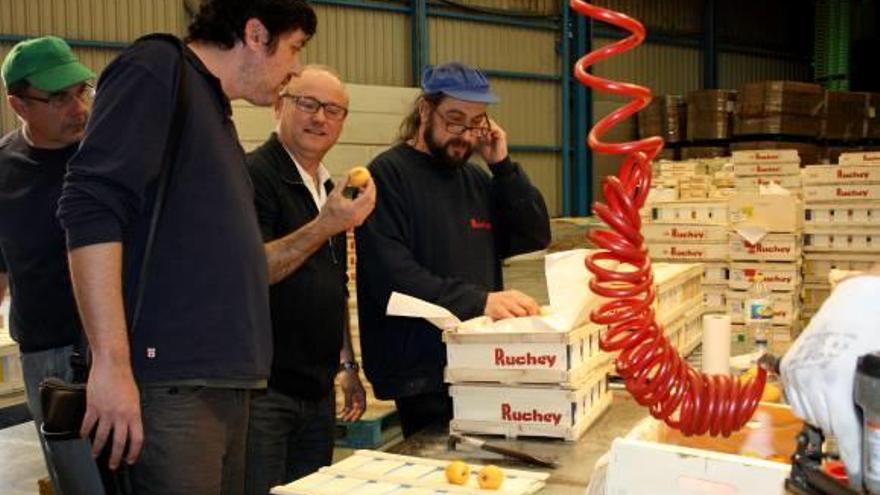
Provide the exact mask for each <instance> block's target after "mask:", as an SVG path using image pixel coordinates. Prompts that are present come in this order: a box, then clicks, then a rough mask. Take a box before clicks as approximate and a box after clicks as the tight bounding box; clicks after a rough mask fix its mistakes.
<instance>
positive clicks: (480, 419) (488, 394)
mask: <svg viewBox="0 0 880 495" xmlns="http://www.w3.org/2000/svg"><path fill="white" fill-rule="evenodd" d="M609 371H611V364H610V363H609V364H607V365H605V366H603V367H601V368H597V369H595V370H593V372H592V373H591V374H590V376H589V377H588V379H587V380H585V383H584V385H583V386H582V387H581V388H579V389H577V390H569V389H565V388H560V387H550V386H540V385H533V386H523V385H520V386H516V387H508V386H503V385H485V384H479V385H478V384H467V385H465V384H455V385H451V386H450V387H449V395H451V396H452V404H453V419H452V422H451V423H450V424H449V429H450V431H453V432H461V433H482V434H487V435H503V436H505V437H507V438H517V437H523V436H538V437H551V438H562V439H565V440H568V441H575V440H577V439H578V438H580V437H581V435H583V433H584V432H585V431H586V429H587V428H588V427H589V426H590V425H591V424H593V422H595V421H596V420H597V419H598V418H599V416H601V415H602V413H603V412H604V411H605V410H606V409H608V407H609V406H610V405H611V392H610V390H609V389H608V372H609Z"/></svg>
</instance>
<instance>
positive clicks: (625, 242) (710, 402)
mask: <svg viewBox="0 0 880 495" xmlns="http://www.w3.org/2000/svg"><path fill="white" fill-rule="evenodd" d="M571 8H572V9H574V10H575V11H577V12H579V13H580V14H582V15H585V16H589V17H591V18H593V19H598V20H601V21H604V22H607V23H609V24H613V25H614V26H617V27H619V28H622V29H624V30H626V31H629V32H630V33H631V35H630V36H628V37H627V38H625V39H622V40H620V41H618V42H616V43H613V44H610V45H608V46H605V47H602V48H600V49H598V50H595V51H593V52H590V53H588V54H587V55H585V56H584V57H583V58H581V59H580V60H579V61H578V62H577V64H576V65H575V68H574V75H575V77H576V78H577V79H578V80H579V81H580V82H581V83H582V84H584V85H586V86H589V87H590V88H592V89H594V90H601V91H607V92H609V93H614V94H617V95H622V96H627V97H629V98H631V99H632V101H630V102H629V103H627V104H626V105H624V106H622V107H621V108H618V109H617V110H615V111H613V112H611V113H610V114H608V115H607V116H605V117H604V118H603V119H602V120H600V121H599V122H598V123H597V124H596V125H595V126H594V127H593V129H592V130H591V131H590V135H589V138H588V142H589V144H590V147H591V148H592V149H593V151H595V152H598V153H609V154H614V155H626V157H625V158H624V160H623V164H622V165H621V167H620V170H619V171H618V173H617V176H616V177H615V176H608V177H605V179H604V180H603V182H602V191H603V192H604V194H605V199H606V200H607V201H608V204H602V203H598V202H597V203H595V204H594V205H593V212H594V213H595V214H596V216H598V217H599V218H601V219H602V221H604V222H605V223H606V224H607V225H608V226H609V227H610V228H611V229H612V230H594V231H591V232H590V234H589V239H590V240H591V241H592V242H593V244H595V245H596V246H597V247H599V248H600V251H598V252H597V253H596V254H593V255H592V256H590V257H589V258H588V259H587V260H586V264H587V268H589V270H590V271H591V272H592V273H593V275H594V278H593V280H592V282H591V283H590V289H591V290H592V291H593V292H594V293H595V294H598V295H600V296H604V297H607V298H610V299H611V301H609V302H607V303H605V304H603V305H602V306H600V307H599V308H597V309H595V310H594V311H593V313H592V314H591V318H592V320H593V322H594V323H597V324H600V325H607V326H608V329H607V331H606V332H605V333H604V334H603V336H602V339H601V341H600V344H601V347H602V349H603V350H605V351H608V352H616V351H620V354H619V355H618V356H617V359H616V362H615V364H616V367H617V372H618V373H619V374H620V376H621V377H622V378H623V380H624V382H625V384H626V388H627V390H629V392H630V393H631V394H632V395H633V397H635V399H636V401H637V402H638V403H639V404H641V405H643V406H646V407H648V409H649V411H650V412H651V415H652V416H654V417H655V418H657V419H660V420H663V421H665V422H666V424H668V425H669V426H671V427H673V428H675V429H678V430H680V431H681V432H682V433H683V434H685V435H702V434H705V433H709V434H710V435H713V436H714V435H719V434H721V435H724V436H728V435H730V433H731V432H733V431H735V430H738V429H740V428H741V427H742V426H743V425H745V424H746V422H748V421H749V419H750V418H751V417H752V414H753V413H754V411H755V408H756V407H757V406H758V402H759V400H760V398H761V393H762V391H763V389H764V384H765V382H766V380H767V374H766V372H765V371H764V370H763V369H759V372H758V375H757V377H756V378H755V379H754V380H749V381H748V382H747V383H744V384H743V383H740V382H739V381H738V380H736V379H734V378H732V377H730V376H725V375H706V374H703V373H701V372H698V371H696V370H694V369H693V368H691V367H690V365H688V363H687V362H686V361H685V360H684V359H683V358H682V357H681V356H680V355H679V354H678V351H676V350H675V348H674V347H672V345H671V344H670V343H669V341H668V340H667V339H666V337H665V336H664V334H663V328H662V327H661V326H660V325H659V324H658V323H657V321H656V317H655V313H654V309H653V308H652V304H653V302H654V296H655V294H654V286H653V283H654V276H653V274H652V272H651V259H650V257H649V256H648V252H647V249H646V247H645V243H644V238H643V237H642V234H641V232H640V230H641V218H640V217H639V210H640V209H641V207H642V206H643V205H644V203H645V199H646V197H647V195H648V191H649V190H650V187H651V161H652V160H653V159H654V157H655V156H657V154H658V153H659V152H660V150H661V149H663V139H662V138H660V137H650V138H646V139H641V140H639V141H631V142H625V143H605V142H602V141H600V139H601V138H602V136H604V135H605V134H606V133H607V132H608V131H609V130H610V129H611V128H612V127H614V126H615V125H617V123H619V122H620V121H622V120H624V119H627V118H629V117H631V116H632V115H633V114H635V113H636V112H638V111H639V110H641V109H642V108H644V107H645V106H647V105H648V103H650V102H651V90H649V89H648V88H644V87H641V86H637V85H635V84H628V83H622V82H615V81H609V80H607V79H602V78H600V77H596V76H594V75H592V74H589V73H588V72H587V68H589V67H590V66H591V65H593V64H595V63H596V62H599V61H600V60H604V59H606V58H609V57H612V56H614V55H617V54H620V53H622V52H625V51H627V50H630V49H632V48H635V47H636V46H638V45H639V44H641V43H642V41H643V40H644V39H645V28H644V27H643V26H642V25H641V24H640V23H639V22H638V21H636V20H634V19H632V18H630V17H627V16H625V15H623V14H621V13H618V12H613V11H611V10H607V9H603V8H600V7H596V6H594V5H590V4H589V3H587V2H585V1H582V0H571ZM601 260H614V261H618V262H619V263H620V265H619V266H618V267H617V269H613V270H612V269H607V268H603V267H602V266H600V264H599V263H597V262H599V261H601Z"/></svg>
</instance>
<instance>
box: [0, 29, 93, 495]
mask: <svg viewBox="0 0 880 495" xmlns="http://www.w3.org/2000/svg"><path fill="white" fill-rule="evenodd" d="M2 76H3V83H4V85H5V86H6V92H7V94H8V96H7V97H6V101H7V103H8V104H9V106H10V107H11V108H12V110H13V111H15V113H16V114H17V115H18V118H19V121H20V122H21V125H20V126H19V127H18V128H17V129H15V130H13V131H12V132H10V133H8V134H6V135H5V136H3V137H2V138H0V255H2V256H0V295H2V294H3V293H4V292H5V290H6V287H7V284H8V286H9V289H10V293H11V297H12V301H11V307H10V311H9V327H10V328H9V329H10V333H11V336H12V338H13V339H14V340H15V341H16V342H17V343H18V345H19V348H20V350H21V364H22V370H23V374H24V381H25V390H26V392H27V402H28V407H29V408H30V411H31V414H32V415H33V417H34V421H35V423H36V425H37V428H38V429H39V426H40V424H41V422H42V415H41V410H40V403H39V384H40V382H41V381H42V380H43V379H44V378H48V377H53V376H54V377H59V378H61V379H64V380H68V381H70V380H71V379H72V378H73V376H72V375H73V373H72V370H71V366H70V356H71V354H72V352H73V351H74V347H75V345H76V344H77V343H78V342H79V341H80V336H81V335H82V325H81V324H80V320H79V316H78V315H77V310H76V302H75V301H74V297H73V290H72V288H71V282H70V276H69V274H68V273H69V272H68V267H67V251H66V245H65V236H64V230H62V228H61V226H60V225H59V223H58V220H57V219H56V217H55V210H56V208H57V204H58V198H59V197H60V196H61V185H62V182H63V179H64V174H65V173H66V171H67V161H68V160H69V159H70V157H71V156H73V154H74V152H75V151H76V149H77V147H78V145H79V142H80V140H81V139H82V138H83V135H84V134H85V126H86V120H87V118H88V116H89V109H90V106H91V96H92V87H91V86H90V85H89V81H90V80H92V79H94V78H95V74H94V73H93V72H92V71H91V70H89V68H88V67H86V66H84V65H83V64H81V63H80V62H79V61H78V60H77V58H76V56H75V55H74V54H73V52H72V51H71V49H70V47H69V46H68V45H67V43H65V42H64V40H62V39H60V38H56V37H54V36H46V37H43V38H36V39H30V40H27V41H22V42H21V43H18V44H17V45H15V46H14V47H13V48H12V51H11V52H9V55H8V56H7V57H6V59H5V60H4V61H3V66H2ZM41 441H42V436H41ZM43 448H44V452H46V445H45V444H44V445H43ZM85 453H86V454H88V450H86V451H85ZM46 464H47V467H48V469H49V473H50V475H51V477H52V479H53V481H55V482H56V483H55V485H56V493H61V492H60V489H59V487H58V483H57V478H56V470H55V466H53V463H52V461H51V458H50V456H48V455H47V456H46Z"/></svg>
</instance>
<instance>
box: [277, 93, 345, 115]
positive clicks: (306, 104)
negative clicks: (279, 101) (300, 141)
mask: <svg viewBox="0 0 880 495" xmlns="http://www.w3.org/2000/svg"><path fill="white" fill-rule="evenodd" d="M281 97H282V98H290V99H291V100H293V104H294V105H296V108H298V109H300V110H302V111H303V112H306V113H318V110H320V109H322V108H323V109H324V116H326V117H327V118H328V119H330V120H342V119H344V118H345V116H346V115H348V109H347V108H345V107H343V106H342V105H337V104H336V103H329V102H326V103H325V102H322V101H320V100H318V99H317V98H313V97H311V96H303V95H291V94H287V93H282V94H281Z"/></svg>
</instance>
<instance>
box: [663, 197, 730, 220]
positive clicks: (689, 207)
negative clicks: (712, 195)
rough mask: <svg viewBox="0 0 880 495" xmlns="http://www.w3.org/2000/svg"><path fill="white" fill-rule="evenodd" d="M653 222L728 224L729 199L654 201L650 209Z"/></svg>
mask: <svg viewBox="0 0 880 495" xmlns="http://www.w3.org/2000/svg"><path fill="white" fill-rule="evenodd" d="M648 218H650V219H651V221H652V222H653V223H673V224H674V223H678V224H682V223H684V224H702V225H727V201H726V200H725V201H719V200H705V201H698V200H695V201H674V202H667V203H653V204H651V207H650V210H649V211H648Z"/></svg>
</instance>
